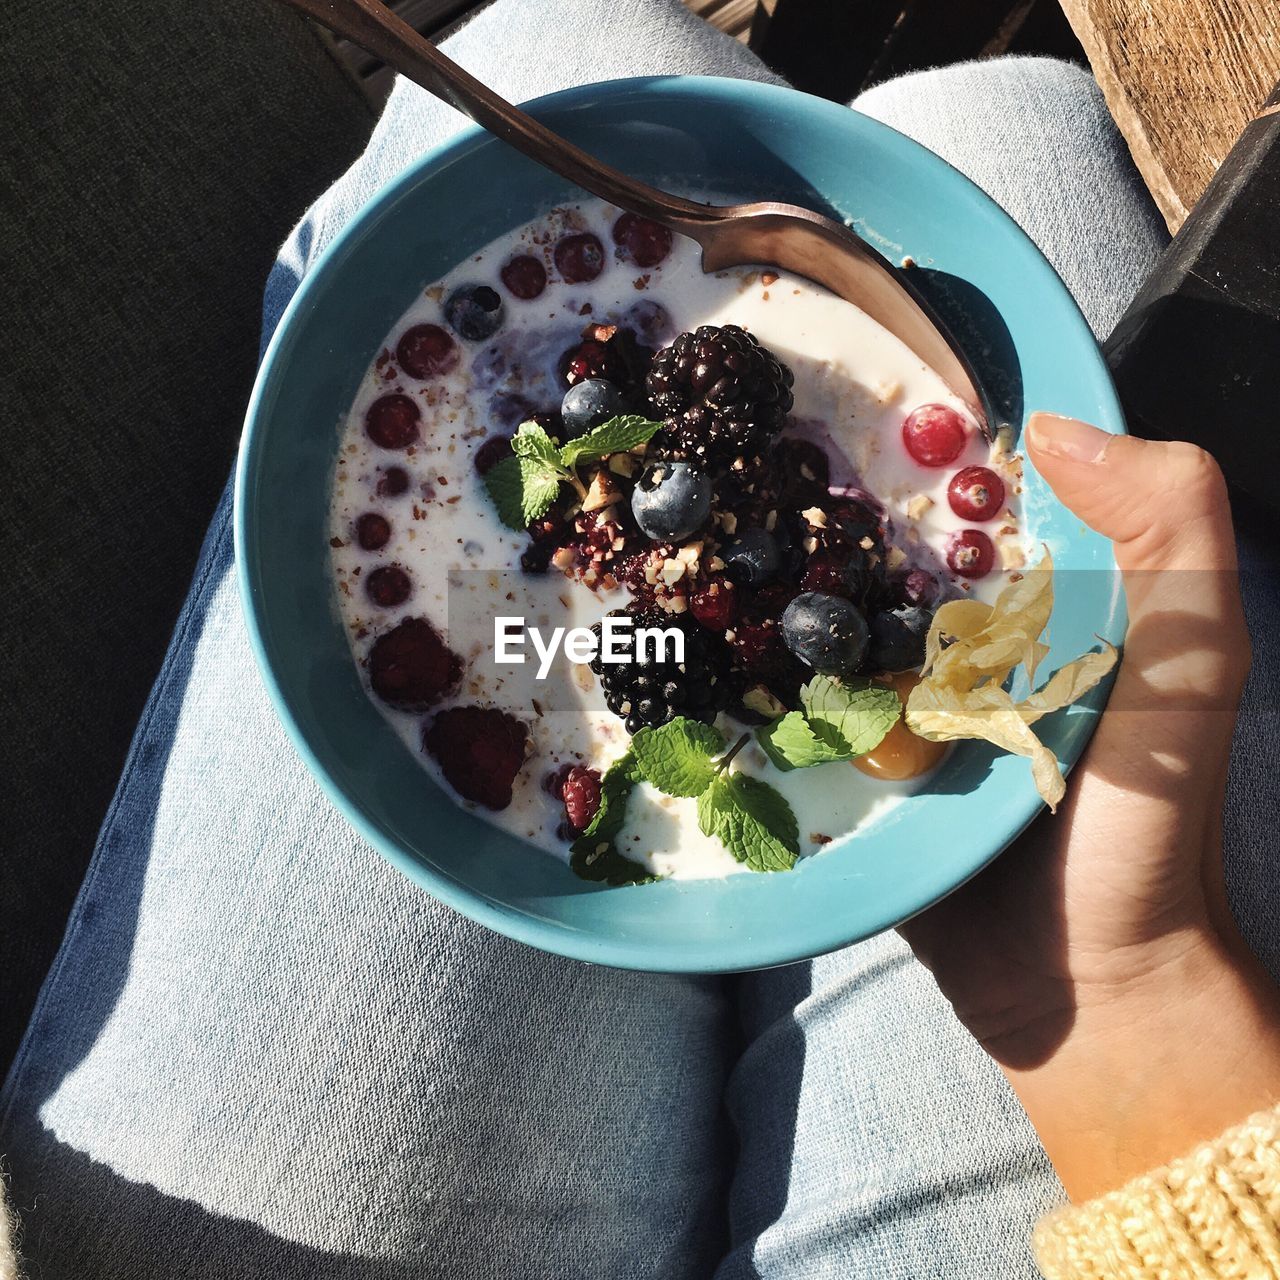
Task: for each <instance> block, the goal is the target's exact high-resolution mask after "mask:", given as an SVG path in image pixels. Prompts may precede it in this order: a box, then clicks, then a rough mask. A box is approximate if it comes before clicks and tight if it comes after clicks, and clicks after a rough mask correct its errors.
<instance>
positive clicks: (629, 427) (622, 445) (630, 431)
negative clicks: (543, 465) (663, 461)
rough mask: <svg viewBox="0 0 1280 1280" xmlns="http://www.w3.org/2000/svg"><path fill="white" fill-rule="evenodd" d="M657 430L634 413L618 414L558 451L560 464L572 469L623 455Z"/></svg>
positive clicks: (650, 421)
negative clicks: (581, 464)
mask: <svg viewBox="0 0 1280 1280" xmlns="http://www.w3.org/2000/svg"><path fill="white" fill-rule="evenodd" d="M521 430H522V431H523V430H524V428H523V427H522V428H521ZM660 430H662V423H661V422H654V421H652V420H651V419H649V418H642V417H640V415H639V414H635V413H626V414H622V415H621V416H620V417H617V418H610V419H609V421H608V422H602V423H601V424H600V425H599V426H598V427H592V429H591V430H590V431H588V432H587V433H586V434H585V435H581V436H579V437H578V438H577V439H576V440H570V441H569V442H568V444H566V445H565V446H564V448H562V449H561V450H560V460H561V462H562V463H563V464H564V465H565V466H566V467H573V466H577V464H578V463H579V462H588V461H591V460H593V459H595V458H603V457H606V456H607V455H608V454H611V453H624V452H625V451H626V450H628V449H634V448H635V447H636V445H638V444H644V443H645V442H646V441H647V440H649V439H651V438H652V437H653V436H654V434H655V433H656V432H658V431H660ZM517 439H519V437H517Z"/></svg>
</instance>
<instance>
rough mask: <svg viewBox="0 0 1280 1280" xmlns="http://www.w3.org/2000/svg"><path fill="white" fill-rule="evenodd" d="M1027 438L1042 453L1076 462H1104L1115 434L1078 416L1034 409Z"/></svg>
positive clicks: (1028, 426)
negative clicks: (1109, 442)
mask: <svg viewBox="0 0 1280 1280" xmlns="http://www.w3.org/2000/svg"><path fill="white" fill-rule="evenodd" d="M1027 439H1028V441H1029V442H1030V443H1031V445H1032V446H1033V447H1034V448H1035V449H1037V450H1038V451H1039V452H1041V453H1048V454H1052V455H1053V456H1054V457H1057V458H1069V459H1070V460H1071V461H1072V462H1100V461H1101V460H1102V455H1103V454H1104V453H1106V451H1107V442H1108V441H1109V440H1110V439H1111V437H1110V436H1109V435H1108V434H1107V433H1106V432H1105V431H1100V430H1099V429H1098V428H1097V427H1091V426H1090V425H1089V424H1088V423H1087V422H1081V421H1080V420H1079V419H1077V418H1064V417H1062V415H1061V414H1057V413H1033V414H1032V415H1031V417H1030V419H1029V420H1028V422H1027Z"/></svg>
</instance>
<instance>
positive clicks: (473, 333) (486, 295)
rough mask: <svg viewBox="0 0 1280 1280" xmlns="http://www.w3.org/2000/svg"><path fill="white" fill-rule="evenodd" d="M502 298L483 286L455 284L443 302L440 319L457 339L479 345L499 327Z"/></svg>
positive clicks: (495, 291) (500, 323) (493, 290)
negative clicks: (442, 318)
mask: <svg viewBox="0 0 1280 1280" xmlns="http://www.w3.org/2000/svg"><path fill="white" fill-rule="evenodd" d="M502 314H503V306H502V299H501V298H500V297H499V296H498V291H497V290H496V289H490V288H489V286H488V285H487V284H464V285H459V286H458V288H456V289H455V290H454V291H453V292H452V293H451V294H450V295H449V296H448V297H447V298H446V299H445V303H444V318H445V319H446V320H447V321H448V322H449V327H450V328H451V329H452V330H453V331H454V333H456V334H457V335H458V336H459V337H460V338H466V340H467V341H468V342H482V341H483V340H484V339H485V338H489V337H492V336H493V335H494V334H495V333H497V332H498V329H499V328H500V327H501V325H502Z"/></svg>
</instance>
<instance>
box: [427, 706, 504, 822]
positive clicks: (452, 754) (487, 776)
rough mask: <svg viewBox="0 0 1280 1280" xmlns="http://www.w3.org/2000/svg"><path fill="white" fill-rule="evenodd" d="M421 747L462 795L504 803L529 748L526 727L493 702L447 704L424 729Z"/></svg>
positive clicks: (487, 804)
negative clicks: (476, 705)
mask: <svg viewBox="0 0 1280 1280" xmlns="http://www.w3.org/2000/svg"><path fill="white" fill-rule="evenodd" d="M422 747H423V750H424V751H426V752H427V754H428V755H430V756H432V757H433V758H434V759H435V761H436V763H437V764H438V765H439V766H440V770H441V772H442V773H443V774H444V776H445V781H446V782H448V784H449V785H450V786H451V787H452V788H453V789H454V790H455V791H456V792H457V793H458V794H459V795H460V796H461V797H462V798H463V799H464V800H473V801H474V802H475V803H476V804H480V805H483V806H484V807H485V808H486V809H505V808H506V807H507V806H508V805H509V804H510V803H511V787H512V784H513V783H514V782H515V780H516V776H517V775H518V774H519V772H520V769H521V767H522V766H523V765H524V760H525V756H526V755H527V754H528V750H529V730H528V729H527V728H526V727H525V725H524V724H523V723H522V722H521V721H519V720H517V719H516V718H515V717H514V716H509V715H508V714H507V713H506V712H505V711H499V710H497V708H495V707H446V708H445V710H443V711H440V712H438V713H437V714H436V716H435V718H434V719H433V720H432V721H431V723H430V725H428V726H427V728H426V729H425V730H424V731H423V734H422Z"/></svg>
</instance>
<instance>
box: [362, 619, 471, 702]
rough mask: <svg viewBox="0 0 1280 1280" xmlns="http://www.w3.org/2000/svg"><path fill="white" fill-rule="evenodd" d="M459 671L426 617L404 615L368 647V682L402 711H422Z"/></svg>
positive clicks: (450, 685)
mask: <svg viewBox="0 0 1280 1280" xmlns="http://www.w3.org/2000/svg"><path fill="white" fill-rule="evenodd" d="M461 675H462V659H461V658H459V657H458V655H457V654H456V653H453V652H452V651H451V650H450V649H449V647H448V646H447V645H446V644H445V642H444V641H443V640H442V639H441V638H440V636H439V634H438V633H437V631H436V629H435V628H434V627H433V626H432V625H431V623H429V622H428V621H427V620H426V618H406V619H405V620H404V621H403V622H401V623H399V624H398V625H397V626H395V627H393V628H392V629H391V630H390V631H387V632H384V633H383V634H382V635H380V636H379V637H378V638H377V639H376V640H375V641H374V642H373V647H372V648H371V649H370V650H369V682H370V683H371V684H372V686H373V691H374V693H376V694H377V695H378V697H380V698H381V699H382V700H383V702H388V703H390V704H391V705H392V706H393V707H400V708H401V709H402V710H404V711H425V710H426V709H427V707H429V706H431V704H432V703H433V702H438V701H439V700H440V699H441V698H442V697H443V696H444V695H445V694H446V693H447V692H448V691H449V690H450V689H452V688H453V686H454V685H456V684H457V683H458V680H459V678H460V677H461Z"/></svg>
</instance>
